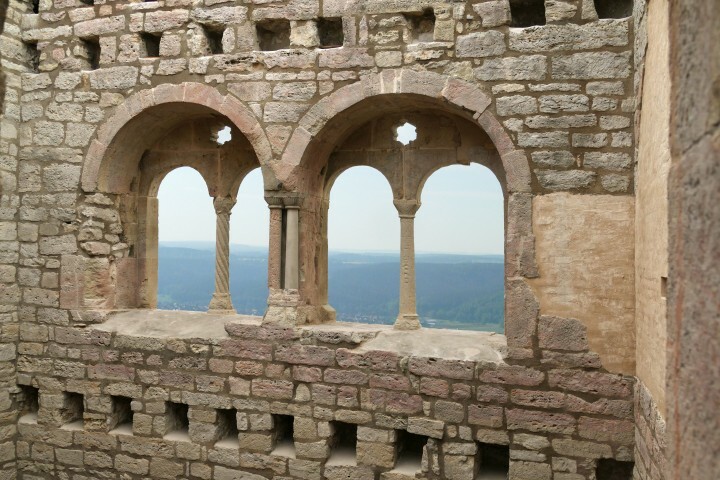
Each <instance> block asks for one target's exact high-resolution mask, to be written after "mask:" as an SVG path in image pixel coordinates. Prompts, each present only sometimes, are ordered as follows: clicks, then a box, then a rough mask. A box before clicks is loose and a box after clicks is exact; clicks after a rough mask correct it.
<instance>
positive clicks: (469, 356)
mask: <svg viewBox="0 0 720 480" xmlns="http://www.w3.org/2000/svg"><path fill="white" fill-rule="evenodd" d="M261 323H262V318H261V317H255V316H250V315H213V314H210V313H205V312H187V311H176V310H128V311H123V312H116V313H111V314H110V315H109V316H108V318H107V320H106V321H105V322H104V323H102V324H97V325H94V326H93V327H92V328H94V329H97V330H100V331H105V332H112V333H117V334H120V335H127V336H136V337H150V338H160V339H171V338H184V339H190V338H192V339H199V340H205V341H206V342H208V343H214V342H217V341H219V340H223V339H227V338H230V335H229V334H228V333H227V331H226V329H225V326H226V325H230V324H242V325H254V326H259V325H261ZM297 328H298V330H300V331H301V336H302V337H303V338H308V337H314V338H315V339H316V340H317V341H318V342H322V343H331V344H332V343H335V344H340V343H343V344H354V345H357V347H356V351H358V352H362V351H370V350H379V351H386V352H394V353H397V354H399V355H413V356H419V357H433V358H441V359H446V360H470V361H478V362H487V363H495V364H499V363H504V358H505V357H506V352H507V340H506V338H505V336H504V335H499V334H497V333H491V332H474V331H467V330H443V329H420V330H411V331H403V330H395V329H393V327H392V326H390V325H369V324H362V323H349V322H335V323H325V324H320V325H302V326H299V327H297Z"/></svg>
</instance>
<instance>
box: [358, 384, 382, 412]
mask: <svg viewBox="0 0 720 480" xmlns="http://www.w3.org/2000/svg"><path fill="white" fill-rule="evenodd" d="M387 394H388V392H387V390H378V389H375V388H368V389H363V390H361V391H360V403H361V405H362V408H363V410H371V411H376V410H383V409H384V408H385V404H386V403H387Z"/></svg>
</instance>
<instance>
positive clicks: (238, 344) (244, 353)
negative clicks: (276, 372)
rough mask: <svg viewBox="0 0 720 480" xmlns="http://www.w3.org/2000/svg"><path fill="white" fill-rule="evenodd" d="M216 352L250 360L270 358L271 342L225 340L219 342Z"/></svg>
mask: <svg viewBox="0 0 720 480" xmlns="http://www.w3.org/2000/svg"><path fill="white" fill-rule="evenodd" d="M217 354H218V355H222V356H230V357H239V358H249V359H251V360H271V359H272V344H270V343H263V342H254V341H246V340H225V341H223V342H220V346H219V348H218V352H217Z"/></svg>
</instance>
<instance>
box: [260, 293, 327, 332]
mask: <svg viewBox="0 0 720 480" xmlns="http://www.w3.org/2000/svg"><path fill="white" fill-rule="evenodd" d="M334 321H335V309H334V308H332V307H331V306H330V305H306V304H303V301H302V300H301V298H300V294H299V292H298V291H297V290H292V289H289V290H282V289H271V291H270V295H269V296H268V308H267V310H266V311H265V315H264V316H263V323H264V324H265V323H271V324H275V325H285V326H291V325H308V324H319V323H331V322H334Z"/></svg>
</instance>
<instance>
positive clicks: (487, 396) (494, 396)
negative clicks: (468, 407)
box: [475, 385, 508, 403]
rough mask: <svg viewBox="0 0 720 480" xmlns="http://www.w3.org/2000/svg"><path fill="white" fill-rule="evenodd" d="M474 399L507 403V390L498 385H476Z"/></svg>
mask: <svg viewBox="0 0 720 480" xmlns="http://www.w3.org/2000/svg"><path fill="white" fill-rule="evenodd" d="M475 399H477V401H479V402H488V403H490V402H498V403H507V401H508V392H506V391H505V390H503V389H501V388H498V387H491V386H489V385H478V386H477V387H475Z"/></svg>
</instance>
